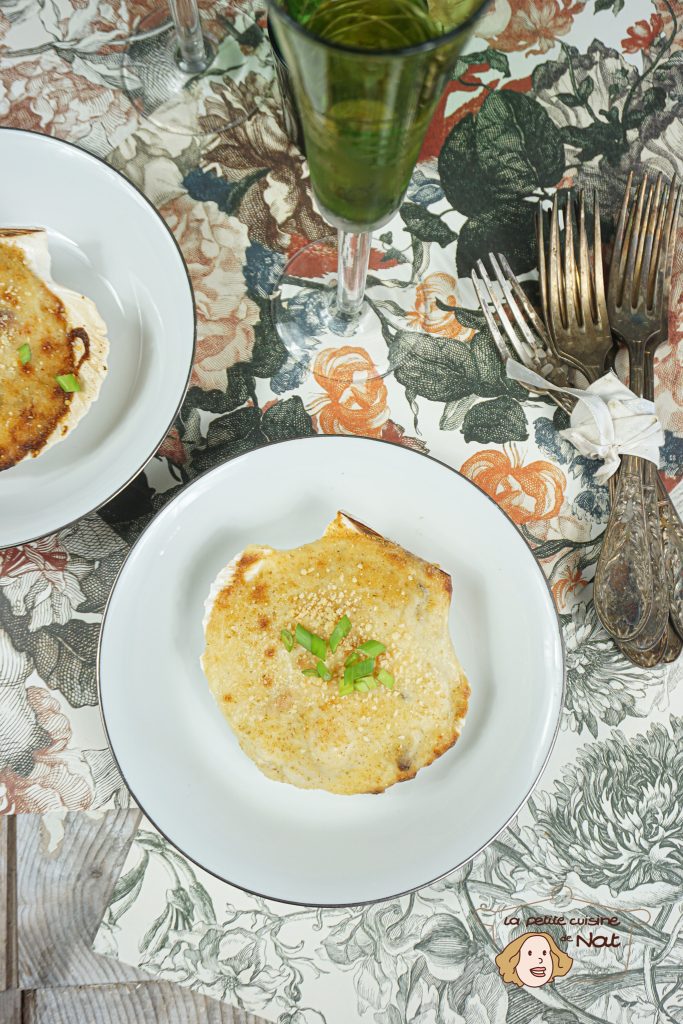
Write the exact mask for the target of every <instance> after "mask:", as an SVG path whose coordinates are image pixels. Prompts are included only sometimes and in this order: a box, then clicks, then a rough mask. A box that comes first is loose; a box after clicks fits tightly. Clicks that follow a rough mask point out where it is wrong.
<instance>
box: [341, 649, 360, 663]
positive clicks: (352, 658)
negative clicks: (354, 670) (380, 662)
mask: <svg viewBox="0 0 683 1024" xmlns="http://www.w3.org/2000/svg"><path fill="white" fill-rule="evenodd" d="M362 657H363V655H362V654H359V653H358V651H352V652H351V654H349V656H348V658H347V659H346V661H345V662H344V664H345V665H355V664H356V662H357V661H360V660H361V659H362Z"/></svg>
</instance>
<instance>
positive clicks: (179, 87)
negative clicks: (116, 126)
mask: <svg viewBox="0 0 683 1024" xmlns="http://www.w3.org/2000/svg"><path fill="white" fill-rule="evenodd" d="M259 10H260V5H258V4H252V3H250V2H248V0H245V2H243V3H235V0H219V2H216V3H213V4H212V5H211V8H210V16H209V11H205V10H204V9H203V7H202V5H200V16H201V18H202V26H203V28H204V41H205V44H206V48H207V55H208V57H209V60H210V62H209V65H208V67H207V68H206V69H205V70H204V71H202V72H200V73H198V74H192V73H189V72H187V71H184V70H183V69H182V67H181V64H182V60H181V55H180V51H179V48H178V42H177V37H176V32H175V28H174V26H173V23H172V21H170V20H169V15H168V8H167V7H166V5H163V6H162V7H161V9H157V10H156V11H154V12H153V13H152V14H150V15H148V16H147V17H146V18H145V19H143V21H142V22H141V23H140V24H139V25H138V27H137V31H136V38H135V39H134V40H133V41H132V42H131V44H130V45H129V47H128V49H127V50H126V52H125V54H124V58H123V65H122V79H123V87H124V90H125V92H126V95H127V96H128V99H129V100H130V102H131V103H132V105H133V106H134V107H135V109H136V110H137V111H138V113H140V114H142V116H143V117H145V118H147V119H148V120H149V121H151V122H152V123H153V124H154V125H156V127H157V128H161V129H163V130H164V131H170V132H174V133H175V134H178V135H188V136H193V137H199V138H202V137H206V136H209V135H214V134H216V133H221V132H226V131H229V130H230V129H231V128H234V127H235V126H236V125H238V124H241V123H242V122H243V121H246V120H247V118H249V117H250V116H251V115H252V114H253V113H254V111H255V110H256V109H257V107H258V102H259V98H260V95H262V94H263V83H260V84H261V87H260V88H259V89H255V88H254V84H255V83H254V75H255V74H256V75H259V76H260V77H261V78H262V79H265V80H266V82H272V78H273V75H274V71H273V68H272V62H271V60H270V57H269V51H270V46H269V43H268V38H267V35H266V33H265V31H264V29H262V28H261V27H260V25H259V24H258V22H257V21H256V20H255V19H256V18H257V17H258V15H259Z"/></svg>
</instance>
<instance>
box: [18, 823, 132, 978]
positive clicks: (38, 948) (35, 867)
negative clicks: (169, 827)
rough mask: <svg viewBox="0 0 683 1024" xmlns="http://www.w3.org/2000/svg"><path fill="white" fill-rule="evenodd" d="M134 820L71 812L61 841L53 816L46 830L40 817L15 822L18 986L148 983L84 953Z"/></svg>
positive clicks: (106, 960) (87, 951) (89, 952)
mask: <svg viewBox="0 0 683 1024" xmlns="http://www.w3.org/2000/svg"><path fill="white" fill-rule="evenodd" d="M139 817H140V814H139V812H138V811H130V810H123V811H112V812H110V813H108V814H106V815H104V816H102V817H99V818H92V817H89V816H88V815H85V814H79V813H78V812H74V813H70V814H67V815H66V816H65V817H64V819H63V828H64V834H63V836H62V837H61V839H59V833H58V832H57V834H55V826H54V821H55V819H54V817H53V818H52V822H53V826H52V832H50V831H49V830H48V829H47V827H46V822H45V819H44V818H42V817H41V816H39V815H32V814H31V815H28V814H27V815H20V816H19V817H18V818H17V924H18V948H19V963H18V987H19V988H22V989H33V988H53V987H56V986H60V985H93V984H103V983H107V982H115V981H123V980H125V981H129V980H133V979H135V978H141V979H142V978H144V979H146V980H148V978H149V976H148V975H144V974H142V973H141V972H140V971H136V970H134V969H133V968H131V967H124V966H123V965H121V964H118V963H117V962H116V961H113V960H110V959H109V958H108V957H103V956H98V955H97V954H95V953H93V951H92V949H91V948H90V946H91V943H92V940H93V939H94V937H95V933H96V932H97V929H98V928H99V925H100V921H101V919H102V914H103V912H104V908H105V906H106V903H107V900H108V898H109V896H110V894H111V891H112V889H113V887H114V885H115V883H116V880H117V878H118V876H119V874H120V872H121V868H122V866H123V862H124V860H125V858H126V854H127V852H128V847H129V845H130V841H131V839H132V837H133V835H134V833H135V830H136V828H137V825H138V821H139ZM58 828H59V825H57V829H58ZM51 847H54V848H52V849H51Z"/></svg>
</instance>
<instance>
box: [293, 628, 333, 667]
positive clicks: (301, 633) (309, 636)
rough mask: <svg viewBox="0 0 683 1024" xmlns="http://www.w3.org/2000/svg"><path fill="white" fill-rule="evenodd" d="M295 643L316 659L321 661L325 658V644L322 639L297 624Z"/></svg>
mask: <svg viewBox="0 0 683 1024" xmlns="http://www.w3.org/2000/svg"><path fill="white" fill-rule="evenodd" d="M295 636H296V642H297V643H298V644H301V646H302V647H305V648H306V650H307V651H310V652H311V654H313V655H314V656H315V657H316V658H321V659H322V660H323V661H324V660H325V658H326V657H327V644H326V643H325V641H324V640H323V639H322V637H319V636H317V635H316V634H315V633H311V632H310V631H309V630H308V629H305V628H304V626H300V625H299V624H298V623H297V627H296V632H295Z"/></svg>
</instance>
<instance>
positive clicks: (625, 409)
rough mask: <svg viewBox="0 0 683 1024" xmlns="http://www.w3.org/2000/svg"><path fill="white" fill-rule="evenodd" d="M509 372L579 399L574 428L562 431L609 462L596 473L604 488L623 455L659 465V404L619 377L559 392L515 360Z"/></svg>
mask: <svg viewBox="0 0 683 1024" xmlns="http://www.w3.org/2000/svg"><path fill="white" fill-rule="evenodd" d="M506 370H507V374H508V377H511V378H512V380H516V381H519V383H520V384H526V385H528V386H529V387H532V388H533V389H534V390H538V391H557V392H560V393H561V394H563V395H573V397H574V398H576V399H577V403H576V405H575V406H574V409H573V411H572V414H571V418H570V423H571V426H570V427H568V428H567V430H561V431H560V436H561V437H564V438H566V439H567V441H570V442H571V443H572V444H573V445H574V447H575V448H576V449H577V450H578V451H580V452H581V454H582V455H586V456H587V457H588V458H591V459H600V460H601V461H602V462H603V465H602V466H601V467H600V469H599V470H598V471H597V472H596V474H595V480H596V482H597V483H600V484H604V483H605V482H606V481H607V480H609V478H610V477H611V476H614V474H615V473H616V471H617V469H618V468H619V463H620V462H621V458H620V456H622V455H637V456H639V457H640V458H641V459H647V460H648V462H654V464H655V466H659V449H660V448H661V447H662V445H663V444H664V431H663V429H662V425H661V423H660V422H659V420H658V419H657V413H656V412H655V404H654V402H648V401H647V399H645V398H638V396H637V395H634V394H633V392H632V391H631V390H630V389H629V388H627V387H626V385H625V384H622V383H621V381H620V380H619V378H618V377H617V375H616V374H615V373H612V372H611V371H610V373H606V374H605V376H604V377H600V379H599V380H596V381H595V383H593V384H591V385H590V386H589V387H587V388H585V389H580V388H560V387H557V386H556V385H555V384H551V383H550V381H548V380H546V379H545V377H541V376H539V374H537V373H534V372H533V370H529V369H527V367H526V366H523V365H522V364H521V363H518V362H516V361H515V360H514V359H508V361H507V364H506Z"/></svg>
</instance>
